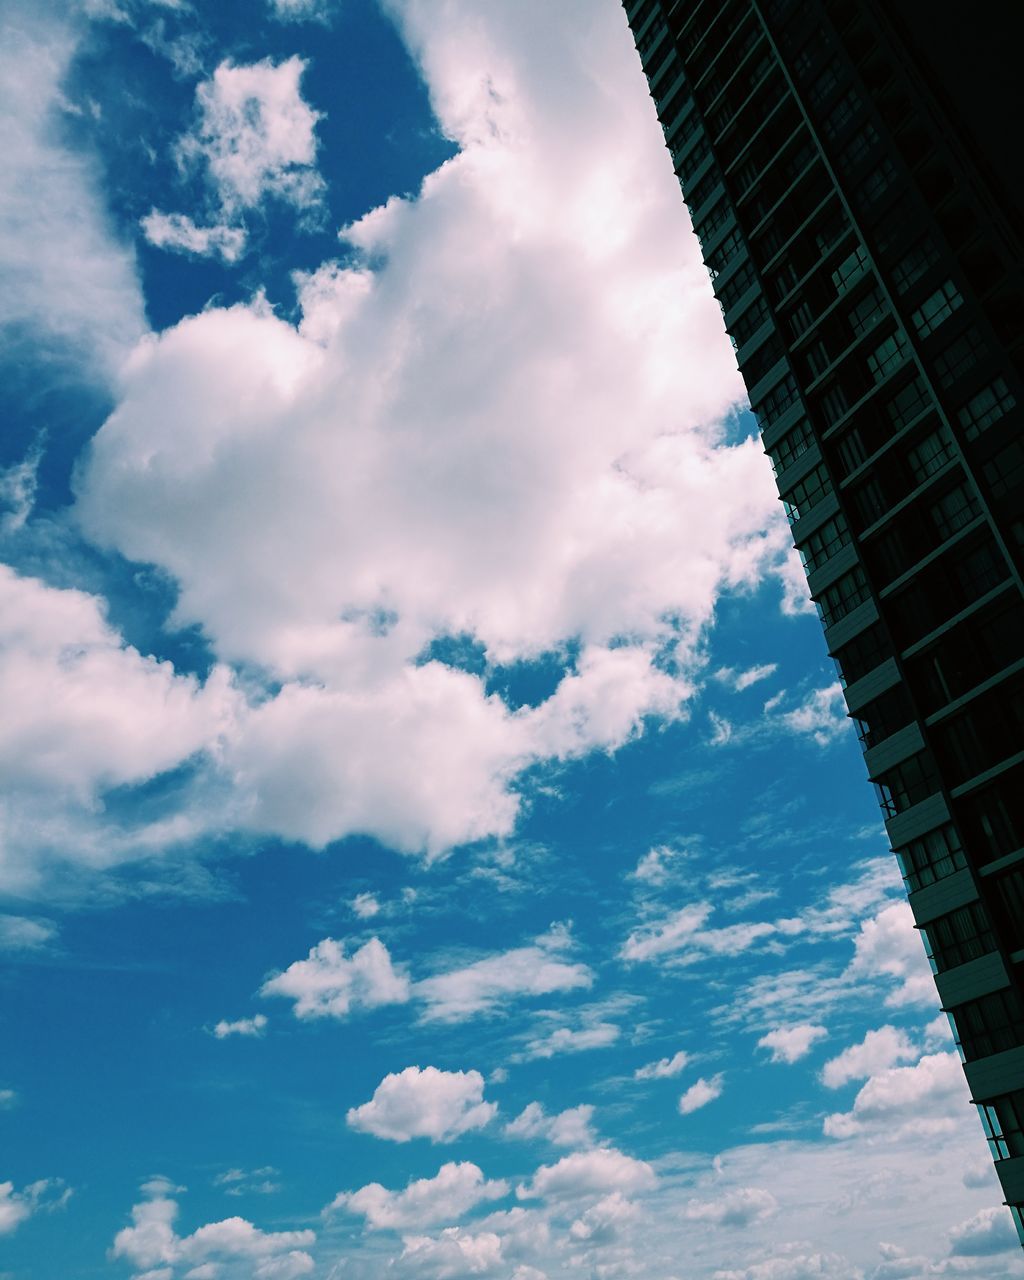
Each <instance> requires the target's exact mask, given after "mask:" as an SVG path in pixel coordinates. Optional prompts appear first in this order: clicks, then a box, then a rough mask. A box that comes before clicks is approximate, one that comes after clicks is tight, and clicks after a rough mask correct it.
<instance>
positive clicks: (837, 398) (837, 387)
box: [818, 382, 850, 427]
mask: <svg viewBox="0 0 1024 1280" xmlns="http://www.w3.org/2000/svg"><path fill="white" fill-rule="evenodd" d="M849 407H850V397H849V396H848V395H847V393H846V388H845V387H844V386H843V384H842V383H841V382H832V383H831V384H830V385H829V386H828V387H827V388H826V390H825V391H823V392H822V394H821V398H820V399H819V400H818V408H819V409H820V411H821V416H822V417H823V418H824V419H825V424H826V426H829V427H831V426H833V425H834V424H835V423H837V422H838V421H839V419H840V418H841V417H842V416H843V414H844V413H846V411H847V409H849Z"/></svg>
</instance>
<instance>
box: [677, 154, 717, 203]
mask: <svg viewBox="0 0 1024 1280" xmlns="http://www.w3.org/2000/svg"><path fill="white" fill-rule="evenodd" d="M721 180H722V179H721V177H720V175H719V172H718V169H717V168H716V167H715V166H714V165H712V166H711V168H710V169H709V170H708V171H707V173H706V174H705V175H704V177H703V178H701V180H700V182H695V183H694V184H693V186H687V187H686V188H685V191H684V193H683V194H684V196H685V199H686V204H687V207H688V208H689V209H690V210H691V211H692V212H696V211H697V210H698V209H699V208H701V206H702V205H703V204H704V203H705V202H706V201H707V200H708V199H709V198H710V196H711V195H712V193H713V192H714V191H715V189H716V187H717V186H718V185H719V183H720V182H721Z"/></svg>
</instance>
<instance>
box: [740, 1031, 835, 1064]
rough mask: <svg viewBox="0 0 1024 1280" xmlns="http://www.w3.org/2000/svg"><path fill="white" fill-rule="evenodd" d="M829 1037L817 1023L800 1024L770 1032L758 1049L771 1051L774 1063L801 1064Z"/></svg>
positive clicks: (763, 1037)
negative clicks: (820, 1041) (816, 1046)
mask: <svg viewBox="0 0 1024 1280" xmlns="http://www.w3.org/2000/svg"><path fill="white" fill-rule="evenodd" d="M827 1035H828V1031H827V1030H826V1029H825V1028H824V1027H822V1026H819V1025H818V1024H817V1023H813V1022H798V1023H796V1024H795V1025H794V1026H791V1027H777V1028H776V1029H775V1030H774V1031H769V1032H768V1033H767V1034H766V1035H763V1036H762V1037H761V1039H760V1040H758V1042H757V1047H758V1048H759V1049H769V1050H770V1051H771V1055H772V1056H771V1060H772V1062H799V1061H800V1059H801V1058H806V1056H807V1055H808V1054H809V1053H810V1051H811V1049H812V1048H813V1047H814V1046H815V1045H816V1044H817V1043H818V1041H819V1040H824V1039H825V1037H826V1036H827Z"/></svg>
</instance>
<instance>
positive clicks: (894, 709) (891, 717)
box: [854, 684, 914, 751]
mask: <svg viewBox="0 0 1024 1280" xmlns="http://www.w3.org/2000/svg"><path fill="white" fill-rule="evenodd" d="M913 718H914V712H913V708H912V707H911V705H910V698H909V697H908V696H907V691H906V689H905V688H904V687H903V685H902V684H897V685H894V686H893V687H892V688H891V689H886V691H885V693H883V694H880V695H879V696H878V697H877V698H874V699H872V701H871V702H868V703H865V705H864V706H863V707H861V708H860V709H859V710H858V711H857V712H856V714H855V715H854V723H855V724H856V726H857V736H858V737H859V738H860V743H861V746H862V747H863V748H864V750H865V751H867V750H868V748H869V747H875V746H877V745H878V744H879V743H880V742H884V741H885V740H886V738H891V737H892V735H893V734H894V733H897V732H898V731H899V730H900V729H904V728H906V726H907V725H908V724H910V722H911V720H913Z"/></svg>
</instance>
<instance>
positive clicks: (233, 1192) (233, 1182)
mask: <svg viewBox="0 0 1024 1280" xmlns="http://www.w3.org/2000/svg"><path fill="white" fill-rule="evenodd" d="M277 1173H278V1170H277V1169H275V1168H274V1167H273V1165H269V1164H268V1165H264V1166H263V1167H262V1168H260V1169H225V1170H224V1172H223V1173H218V1174H217V1176H216V1177H215V1178H214V1179H213V1185H214V1186H215V1187H221V1188H222V1189H223V1191H224V1194H225V1195H228V1196H250V1195H258V1196H270V1195H274V1194H275V1193H276V1192H278V1191H280V1190H281V1184H280V1183H279V1182H275V1181H274V1179H275V1177H276V1176H277Z"/></svg>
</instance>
